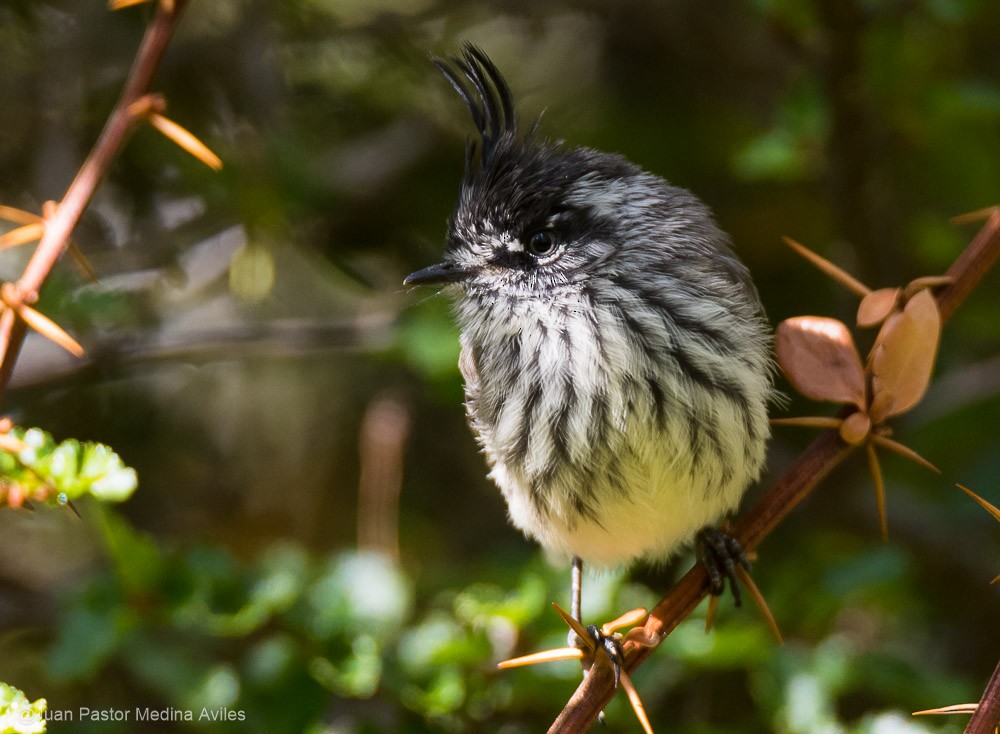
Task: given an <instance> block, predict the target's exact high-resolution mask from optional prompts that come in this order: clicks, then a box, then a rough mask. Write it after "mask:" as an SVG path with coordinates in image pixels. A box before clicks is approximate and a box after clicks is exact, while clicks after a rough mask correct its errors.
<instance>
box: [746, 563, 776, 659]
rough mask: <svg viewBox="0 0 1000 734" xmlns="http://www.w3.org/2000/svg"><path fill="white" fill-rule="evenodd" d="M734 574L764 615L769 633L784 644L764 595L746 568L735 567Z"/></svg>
mask: <svg viewBox="0 0 1000 734" xmlns="http://www.w3.org/2000/svg"><path fill="white" fill-rule="evenodd" d="M736 575H737V576H739V577H740V582H741V583H742V584H743V586H744V587H746V589H747V591H749V592H750V596H752V597H753V600H754V603H755V604H756V605H757V608H758V609H759V610H760V613H761V614H763V615H764V621H766V622H767V626H768V627H770V629H771V634H773V635H774V639H776V640H777V641H778V644H779V645H784V644H785V638H784V637H782V635H781V630H780V629H779V628H778V622H777V620H775V618H774V615H773V614H771V609H770V607H768V606H767V602H766V601H765V600H764V595H763V594H761V593H760V589H759V588H758V587H757V584H756V583H755V582H754V580H753V577H752V576H751V575H750V574H749V573H747V570H746V569H745V568H743V567H742V566H737V567H736Z"/></svg>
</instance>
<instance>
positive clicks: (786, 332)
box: [774, 316, 865, 409]
mask: <svg viewBox="0 0 1000 734" xmlns="http://www.w3.org/2000/svg"><path fill="white" fill-rule="evenodd" d="M774 349H775V352H776V354H777V357H778V364H779V365H780V366H781V370H782V372H784V374H785V377H787V378H788V381H789V382H791V383H792V385H794V386H795V389H796V390H798V391H799V392H800V393H802V394H803V395H805V396H806V397H808V398H812V399H813V400H826V401H829V402H834V403H851V404H852V405H856V406H857V407H858V408H862V409H863V408H864V407H865V377H864V370H863V368H862V366H861V358H860V357H859V356H858V350H857V348H856V347H855V346H854V339H853V338H852V337H851V332H850V331H848V329H847V327H846V326H844V324H843V323H841V322H840V321H837V320H836V319H829V318H823V317H820V316H797V317H795V318H791V319H785V320H784V321H782V322H781V324H779V325H778V330H777V333H776V335H775V346H774Z"/></svg>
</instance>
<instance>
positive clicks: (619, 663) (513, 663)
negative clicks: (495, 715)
mask: <svg viewBox="0 0 1000 734" xmlns="http://www.w3.org/2000/svg"><path fill="white" fill-rule="evenodd" d="M552 606H554V607H555V608H556V611H557V612H559V615H560V616H561V617H562V618H563V619H564V620H565V621H566V624H568V625H569V628H570V633H569V640H568V641H569V646H568V647H560V648H557V649H555V650H545V651H544V652H536V653H533V654H531V655H525V656H523V657H519V658H513V659H511V660H504V661H503V662H501V663H497V667H498V668H517V667H521V666H524V665H536V664H537V663H547V662H551V661H553V660H579V661H580V662H581V664H582V665H583V667H584V671H585V674H586V671H589V670H590V669H591V668H592V667H593V665H594V664H595V663H598V661H600V660H602V659H603V660H604V661H606V662H607V663H609V664H610V665H611V668H612V671H613V673H614V677H615V688H618V687H619V684H620V685H621V687H622V688H624V689H625V693H626V694H627V695H628V698H629V702H630V703H631V704H632V710H633V711H635V715H636V717H637V718H638V719H639V722H640V723H641V724H642V728H643V731H645V732H646V733H647V734H653V728H652V726H651V725H650V723H649V718H648V717H647V716H646V710H645V709H644V708H643V705H642V701H641V700H640V698H639V694H638V692H636V690H635V686H633V685H632V681H631V680H630V679H629V676H628V673H626V672H625V656H624V652H623V649H622V643H623V642H626V641H628V642H633V643H635V644H637V645H642V646H645V647H655V646H656V645H657V643H658V642H659V640H652V639H650V638H649V637H648V636H647V635H646V633H645V630H643V628H642V627H633V625H637V624H640V623H641V622H642V621H643V620H645V619H646V617H647V616H648V612H647V611H646V610H645V609H633V610H632V611H630V612H626V613H625V614H623V615H622V616H620V617H619V618H618V619H616V620H613V621H611V622H608V623H607V624H603V625H601V626H600V627H598V626H597V625H590V626H589V627H584V626H583V624H581V623H580V622H579V621H578V620H576V619H574V618H573V617H571V616H570V615H569V614H568V613H567V612H566V611H565V610H563V609H562V608H561V607H560V606H559V605H558V604H553V605H552ZM625 627H632V629H631V630H629V631H628V633H627V634H625V635H624V636H622V634H621V633H620V632H618V630H620V629H623V628H625Z"/></svg>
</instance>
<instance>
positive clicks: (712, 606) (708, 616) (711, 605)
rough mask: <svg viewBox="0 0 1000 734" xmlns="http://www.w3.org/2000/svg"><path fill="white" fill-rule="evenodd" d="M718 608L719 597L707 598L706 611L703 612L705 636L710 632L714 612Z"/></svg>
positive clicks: (713, 622) (713, 621) (713, 620)
mask: <svg viewBox="0 0 1000 734" xmlns="http://www.w3.org/2000/svg"><path fill="white" fill-rule="evenodd" d="M718 608H719V597H717V596H715V595H714V594H713V595H712V596H709V597H708V610H707V611H706V612H705V634H706V635H707V634H708V633H709V632H711V631H712V625H713V624H715V612H716V610H717V609H718Z"/></svg>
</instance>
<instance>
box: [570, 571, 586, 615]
mask: <svg viewBox="0 0 1000 734" xmlns="http://www.w3.org/2000/svg"><path fill="white" fill-rule="evenodd" d="M570 593H571V595H572V596H571V598H570V600H569V613H570V616H571V617H573V619H575V620H576V621H577V622H583V616H582V609H581V606H582V602H581V597H582V596H583V561H582V560H580V556H573V568H572V570H571V571H570Z"/></svg>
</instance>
